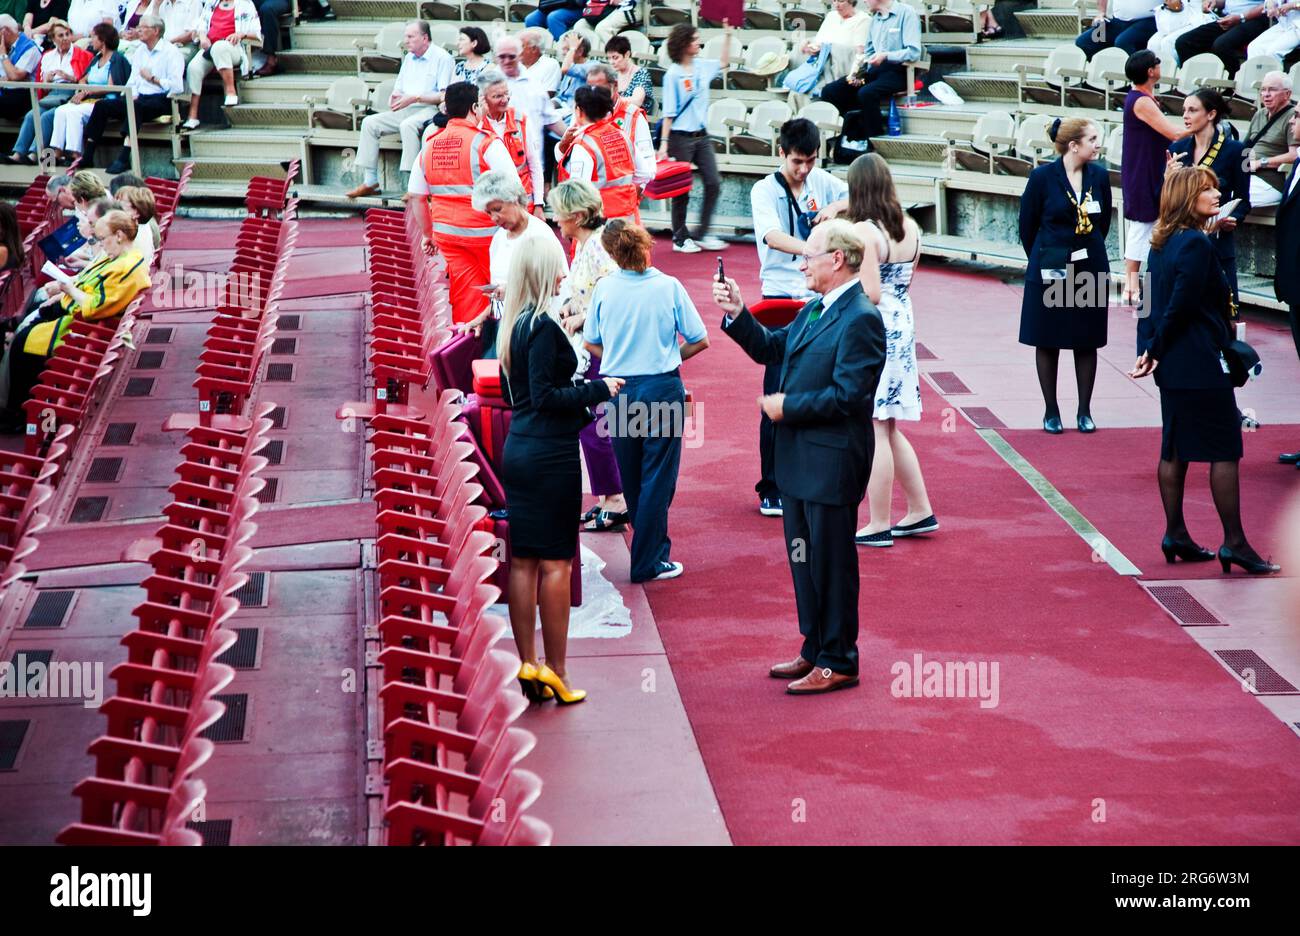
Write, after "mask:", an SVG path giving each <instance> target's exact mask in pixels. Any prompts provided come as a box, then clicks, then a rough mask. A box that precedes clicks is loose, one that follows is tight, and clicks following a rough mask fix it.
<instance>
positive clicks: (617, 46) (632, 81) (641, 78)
mask: <svg viewBox="0 0 1300 936" xmlns="http://www.w3.org/2000/svg"><path fill="white" fill-rule="evenodd" d="M605 58H607V59H609V64H610V67H611V68H613V69H614V75H615V81H614V88H615V89H616V90H617V91H618V94H619V97H623V98H627V101H628V103H629V104H630V105H631V106H632V107H639V108H641V110H643V111H645V113H646V115H647V116H649V115H650V114H653V113H654V110H655V86H654V82H653V81H651V80H650V72H649V71H647V70H646V69H645V68H642V67H640V66H638V65H637V63H636V59H634V58H632V43H630V42H628V41H627V37H625V36H615V37H614V38H612V39H610V40H609V42H607V43H605Z"/></svg>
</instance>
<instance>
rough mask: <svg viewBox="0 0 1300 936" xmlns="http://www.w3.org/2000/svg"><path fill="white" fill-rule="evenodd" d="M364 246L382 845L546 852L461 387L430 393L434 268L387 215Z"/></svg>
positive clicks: (443, 318) (436, 323)
mask: <svg viewBox="0 0 1300 936" xmlns="http://www.w3.org/2000/svg"><path fill="white" fill-rule="evenodd" d="M366 242H367V246H368V248H369V252H370V261H371V262H370V271H371V280H372V293H373V306H372V311H373V319H372V325H371V331H370V335H369V339H370V342H369V343H370V362H371V368H372V376H373V377H374V382H375V389H376V393H375V400H374V404H373V407H369V406H367V407H366V412H364V413H363V414H360V415H364V416H366V417H367V418H368V419H369V426H370V429H371V430H372V435H371V438H370V444H371V446H372V449H371V459H372V462H373V465H374V471H373V482H374V498H375V503H376V507H377V511H378V513H377V517H376V523H377V528H378V529H377V534H378V538H377V541H376V552H377V560H378V563H379V565H378V570H377V575H378V579H379V581H378V586H379V625H378V632H379V637H380V643H381V647H382V648H381V650H380V652H379V655H378V661H379V664H380V667H381V679H382V684H381V688H380V690H379V705H380V708H381V714H382V721H383V725H384V755H383V764H384V766H383V777H384V781H385V783H386V792H385V804H384V805H385V809H384V818H385V821H386V826H387V833H386V841H387V843H388V844H390V845H454V844H479V845H501V844H521V845H522V844H532V845H543V844H549V843H550V841H551V830H550V827H549V826H547V825H546V824H545V823H544V822H542V821H540V820H539V819H537V818H535V817H532V816H528V815H526V811H527V809H528V807H529V806H531V805H532V803H533V802H534V801H535V800H536V799H537V797H538V796H539V795H540V793H541V780H540V779H539V778H538V777H537V776H536V775H535V774H533V773H531V772H529V771H526V770H522V769H520V768H518V766H517V765H518V763H519V762H520V760H522V758H523V757H524V756H525V755H527V754H528V752H529V751H531V750H532V748H533V747H534V745H535V744H536V739H535V738H534V737H533V735H532V734H530V733H529V732H527V731H524V730H522V729H519V728H515V727H512V724H513V723H514V722H515V720H516V719H517V718H518V717H519V715H520V714H521V713H522V712H523V710H524V709H525V708H527V701H526V700H525V699H524V698H523V696H521V695H520V694H519V693H518V691H517V690H516V689H515V688H514V685H513V684H514V680H515V676H516V675H517V673H518V669H519V660H518V659H517V658H516V657H515V656H514V655H513V654H510V653H507V652H505V651H503V650H500V649H494V647H495V645H496V644H497V642H498V641H499V640H500V639H501V637H502V636H503V635H504V634H505V633H506V630H507V626H506V623H505V622H504V621H503V620H502V619H501V618H500V617H498V616H496V615H490V614H487V613H486V609H487V608H488V607H489V606H491V605H492V604H494V603H495V602H496V601H498V600H499V598H500V596H501V590H500V588H498V587H497V586H496V585H495V584H493V583H492V581H491V580H492V579H493V578H494V577H495V576H496V574H497V571H498V568H499V562H498V559H497V555H498V552H499V550H498V543H499V540H498V539H497V537H496V536H494V535H493V534H492V532H489V531H490V530H491V528H492V521H491V520H490V519H489V518H488V515H487V513H488V512H487V508H486V507H485V506H484V505H483V504H482V503H481V502H482V501H483V500H484V491H483V487H482V485H481V484H479V483H478V481H477V476H478V475H479V472H480V466H481V464H482V460H481V455H480V453H479V452H478V447H477V444H476V442H475V440H474V438H473V436H472V435H471V433H470V432H469V429H468V426H467V425H466V423H465V422H464V421H463V420H462V419H461V418H460V415H461V413H460V410H461V405H460V401H461V400H462V398H463V397H462V394H461V393H460V391H459V390H456V389H452V388H445V389H444V390H443V392H441V393H439V392H438V384H439V383H441V381H440V380H439V379H438V378H437V376H436V375H435V370H436V368H437V366H438V355H437V351H438V349H439V348H442V347H445V346H446V345H447V344H449V343H450V342H452V341H453V339H452V337H451V333H450V331H449V329H448V327H447V326H448V323H449V319H450V309H449V306H448V303H447V297H446V288H445V282H444V279H445V277H444V276H443V271H442V267H441V262H440V261H439V260H433V259H430V258H427V257H425V256H424V254H423V253H422V252H420V251H419V250H418V248H416V247H414V246H413V245H415V244H418V242H419V235H418V232H417V231H415V230H413V229H412V228H411V227H410V224H409V219H408V217H407V216H405V215H404V214H403V213H400V212H389V211H371V212H367V215H366ZM430 384H432V385H433V387H432V388H430V386H429V385H430ZM430 389H432V391H433V392H430ZM357 406H362V404H357ZM340 415H359V414H358V413H357V412H356V411H355V410H348V409H347V408H345V409H344V410H343V411H341V412H340ZM485 527H486V529H485Z"/></svg>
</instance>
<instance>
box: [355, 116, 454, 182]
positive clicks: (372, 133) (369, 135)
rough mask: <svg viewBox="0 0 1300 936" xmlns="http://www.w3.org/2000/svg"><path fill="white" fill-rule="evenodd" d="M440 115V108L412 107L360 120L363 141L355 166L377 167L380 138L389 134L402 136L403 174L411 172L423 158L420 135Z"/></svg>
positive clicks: (358, 147) (364, 167) (363, 167)
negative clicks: (434, 117) (416, 162)
mask: <svg viewBox="0 0 1300 936" xmlns="http://www.w3.org/2000/svg"><path fill="white" fill-rule="evenodd" d="M437 112H438V108H437V107H435V106H433V105H432V104H412V105H411V106H410V107H404V108H402V109H401V110H399V111H384V112H383V113H382V114H371V115H370V116H369V117H367V118H366V119H365V120H363V121H361V142H360V144H359V145H358V146H357V159H356V165H357V166H358V167H360V168H362V169H374V168H376V167H378V165H379V138H380V137H381V136H384V135H385V134H388V133H400V134H401V136H402V162H401V164H400V168H401V170H402V171H403V172H410V171H411V166H413V165H414V164H415V160H416V159H417V158H419V156H420V132H421V131H422V130H423V129H424V125H425V124H427V123H428V122H429V121H430V120H432V119H433V115H434V114H436V113H437Z"/></svg>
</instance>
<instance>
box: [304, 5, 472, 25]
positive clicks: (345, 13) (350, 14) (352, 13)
mask: <svg viewBox="0 0 1300 936" xmlns="http://www.w3.org/2000/svg"><path fill="white" fill-rule="evenodd" d="M443 5H444V6H446V4H443ZM330 6H332V7H333V8H334V14H335V15H336V16H337V17H338V18H339V19H340V20H381V21H383V22H385V23H397V22H401V21H403V20H409V19H414V18H415V15H416V9H415V3H413V2H412V0H337V2H335V0H330ZM457 6H459V3H457ZM335 22H337V20H336V21H335Z"/></svg>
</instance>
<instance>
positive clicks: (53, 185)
mask: <svg viewBox="0 0 1300 936" xmlns="http://www.w3.org/2000/svg"><path fill="white" fill-rule="evenodd" d="M71 184H72V176H70V175H56V176H54V177H53V178H51V179H50V180H49V181H48V182H46V183H45V194H46V195H48V196H49V197H50V198H53V197H54V196H55V195H56V194H58V191H59V189H61V188H67V187H68V186H69V185H71Z"/></svg>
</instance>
